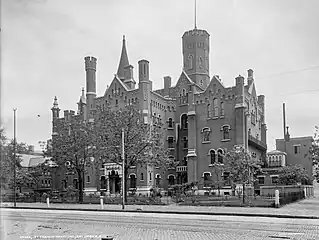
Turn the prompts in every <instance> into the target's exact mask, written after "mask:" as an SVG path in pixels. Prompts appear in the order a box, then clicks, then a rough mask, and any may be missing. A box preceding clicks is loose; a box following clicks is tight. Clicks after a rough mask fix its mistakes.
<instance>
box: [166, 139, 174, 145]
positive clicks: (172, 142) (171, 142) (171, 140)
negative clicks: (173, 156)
mask: <svg viewBox="0 0 319 240" xmlns="http://www.w3.org/2000/svg"><path fill="white" fill-rule="evenodd" d="M167 142H168V148H174V138H173V137H168V138H167Z"/></svg>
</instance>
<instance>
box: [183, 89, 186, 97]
mask: <svg viewBox="0 0 319 240" xmlns="http://www.w3.org/2000/svg"><path fill="white" fill-rule="evenodd" d="M182 95H183V96H186V90H185V88H184V89H183V90H182Z"/></svg>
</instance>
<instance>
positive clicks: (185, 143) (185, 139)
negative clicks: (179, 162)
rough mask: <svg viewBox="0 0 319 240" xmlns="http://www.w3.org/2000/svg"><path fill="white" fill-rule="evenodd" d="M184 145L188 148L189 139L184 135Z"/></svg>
mask: <svg viewBox="0 0 319 240" xmlns="http://www.w3.org/2000/svg"><path fill="white" fill-rule="evenodd" d="M183 147H184V148H188V139H187V137H183Z"/></svg>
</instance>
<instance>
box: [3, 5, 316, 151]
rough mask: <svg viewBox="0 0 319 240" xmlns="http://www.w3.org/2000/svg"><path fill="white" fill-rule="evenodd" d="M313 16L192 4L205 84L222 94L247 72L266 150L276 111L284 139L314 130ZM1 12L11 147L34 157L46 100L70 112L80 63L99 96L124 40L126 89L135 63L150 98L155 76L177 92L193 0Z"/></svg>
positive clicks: (301, 9)
mask: <svg viewBox="0 0 319 240" xmlns="http://www.w3.org/2000/svg"><path fill="white" fill-rule="evenodd" d="M318 9H319V1H317V0H307V1H300V0H281V1H278V0H264V1H256V0H240V1H237V0H223V1H221V0H219V1H217V0H198V1H197V16H198V18H197V26H198V28H200V29H205V30H207V31H208V32H209V33H210V75H211V76H213V75H215V74H216V75H219V76H220V77H221V78H222V81H223V83H224V85H226V86H230V85H234V83H235V80H234V78H235V77H236V76H238V74H241V75H243V76H245V77H246V76H247V69H249V68H252V69H253V70H254V76H255V83H256V88H257V94H264V95H265V96H266V123H267V126H268V132H267V134H268V150H272V149H274V143H275V139H276V138H281V137H282V135H283V130H282V103H283V102H286V113H287V122H288V125H289V126H290V134H291V136H292V137H297V136H306V135H307V136H309V135H310V136H312V135H313V133H314V126H315V125H319V81H318V75H319V44H318V43H319V10H318ZM1 10H2V12H1V16H2V27H1V34H2V36H1V37H2V46H1V50H2V52H1V90H2V91H1V122H2V125H3V126H4V127H5V129H6V133H7V135H8V136H9V137H12V136H13V110H12V109H13V108H15V107H16V108H18V111H17V140H18V141H23V142H27V143H28V144H33V145H35V147H36V148H37V149H39V144H38V141H39V140H46V139H48V138H50V134H51V111H50V108H51V107H52V103H53V98H54V96H55V95H56V96H57V97H58V100H59V106H60V108H61V109H62V110H61V113H63V110H64V109H75V110H76V109H77V105H76V103H77V101H78V100H79V96H80V94H81V88H82V87H83V86H85V71H84V60H83V58H84V57H85V56H87V55H93V56H95V57H97V59H98V65H97V68H98V71H97V92H98V95H99V96H100V95H102V94H103V93H104V91H105V88H106V86H107V85H109V84H110V82H111V80H112V79H113V76H114V74H115V73H116V71H117V66H118V63H119V57H120V51H121V44H122V35H123V34H125V35H126V40H127V41H126V42H127V51H128V55H129V61H130V63H131V64H132V65H133V66H134V76H135V79H136V80H138V78H137V71H136V70H137V62H138V61H139V60H140V59H142V58H144V59H147V60H149V61H150V76H151V80H152V81H153V88H154V89H157V88H162V87H163V76H166V75H170V76H171V77H172V80H173V84H175V83H176V81H177V78H178V77H179V75H180V73H181V70H182V41H181V37H182V35H183V33H184V32H185V31H187V30H190V29H193V28H194V0H174V1H173V0H161V1H158V0H91V1H87V0H86V1H85V0H3V1H2V8H1ZM308 68H310V69H308ZM301 69H308V70H304V71H297V70H301ZM291 71H294V72H292V73H289V74H281V73H287V72H291ZM277 74H278V75H277ZM38 114H40V115H41V117H40V118H38V117H37V115H38Z"/></svg>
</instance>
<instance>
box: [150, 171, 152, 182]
mask: <svg viewBox="0 0 319 240" xmlns="http://www.w3.org/2000/svg"><path fill="white" fill-rule="evenodd" d="M150 181H152V173H151V172H150Z"/></svg>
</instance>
